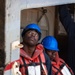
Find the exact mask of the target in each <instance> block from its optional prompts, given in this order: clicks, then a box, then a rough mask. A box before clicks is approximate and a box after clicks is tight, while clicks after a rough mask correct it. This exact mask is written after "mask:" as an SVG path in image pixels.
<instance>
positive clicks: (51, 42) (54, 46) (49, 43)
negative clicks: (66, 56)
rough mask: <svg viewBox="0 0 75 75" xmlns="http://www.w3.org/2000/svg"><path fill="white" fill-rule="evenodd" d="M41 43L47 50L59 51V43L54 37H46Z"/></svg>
mask: <svg viewBox="0 0 75 75" xmlns="http://www.w3.org/2000/svg"><path fill="white" fill-rule="evenodd" d="M41 43H42V45H43V46H44V48H46V49H47V50H53V51H59V49H58V42H57V40H56V39H55V38H54V37H53V36H46V37H45V38H44V39H43V40H42V42H41Z"/></svg>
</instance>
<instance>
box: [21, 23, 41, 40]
mask: <svg viewBox="0 0 75 75" xmlns="http://www.w3.org/2000/svg"><path fill="white" fill-rule="evenodd" d="M28 30H35V31H37V32H38V33H39V40H40V38H41V30H40V28H39V26H38V25H37V24H34V23H32V24H28V25H27V26H26V27H25V28H24V29H23V32H22V37H23V36H24V34H25V33H26V31H28Z"/></svg>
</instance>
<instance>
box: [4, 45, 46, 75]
mask: <svg viewBox="0 0 75 75" xmlns="http://www.w3.org/2000/svg"><path fill="white" fill-rule="evenodd" d="M43 50H44V49H43V46H42V45H41V44H39V45H37V46H36V50H35V52H34V55H33V57H32V58H31V57H29V56H28V55H27V53H26V52H25V51H24V50H23V48H21V49H20V56H22V57H24V60H25V62H26V64H29V63H31V62H37V63H39V62H40V61H39V58H38V56H39V55H40V57H41V59H42V62H44V63H45V57H44V54H43ZM17 62H18V63H20V64H21V65H24V62H23V60H22V58H21V57H20V59H19V60H17ZM13 63H14V62H12V63H10V64H8V65H7V66H6V67H5V71H6V70H10V69H11V68H12V65H13ZM20 71H21V73H22V75H25V67H22V68H20Z"/></svg>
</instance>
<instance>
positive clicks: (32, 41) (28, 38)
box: [23, 30, 39, 46]
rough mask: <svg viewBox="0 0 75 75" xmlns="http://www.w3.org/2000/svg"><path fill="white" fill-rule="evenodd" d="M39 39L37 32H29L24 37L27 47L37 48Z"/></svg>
mask: <svg viewBox="0 0 75 75" xmlns="http://www.w3.org/2000/svg"><path fill="white" fill-rule="evenodd" d="M38 39H39V34H38V33H37V32H36V31H35V30H28V31H27V32H26V33H25V35H24V37H23V42H24V43H25V44H27V45H30V46H35V45H36V44H37V42H38Z"/></svg>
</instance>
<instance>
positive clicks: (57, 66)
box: [51, 52, 74, 75]
mask: <svg viewBox="0 0 75 75" xmlns="http://www.w3.org/2000/svg"><path fill="white" fill-rule="evenodd" d="M51 63H52V74H53V75H74V73H73V71H72V70H71V68H70V67H69V66H68V65H67V64H66V63H65V61H64V60H63V59H61V58H59V56H58V52H57V56H56V59H55V61H52V62H51Z"/></svg>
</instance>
